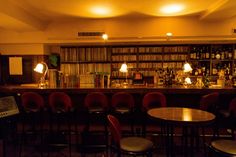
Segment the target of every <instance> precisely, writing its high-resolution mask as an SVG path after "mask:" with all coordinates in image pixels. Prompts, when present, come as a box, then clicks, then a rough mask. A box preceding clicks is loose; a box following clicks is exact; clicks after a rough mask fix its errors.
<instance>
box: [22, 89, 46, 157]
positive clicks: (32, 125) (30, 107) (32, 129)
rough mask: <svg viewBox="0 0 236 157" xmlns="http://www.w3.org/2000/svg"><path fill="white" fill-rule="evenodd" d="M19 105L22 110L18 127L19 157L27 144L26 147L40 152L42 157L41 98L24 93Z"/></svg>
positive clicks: (33, 94) (34, 94) (35, 94)
mask: <svg viewBox="0 0 236 157" xmlns="http://www.w3.org/2000/svg"><path fill="white" fill-rule="evenodd" d="M21 105H22V109H23V110H22V114H21V122H20V124H19V125H18V126H19V127H18V128H19V130H20V137H21V138H20V143H19V156H20V157H21V155H22V152H24V151H23V147H24V146H25V145H27V144H28V145H27V146H30V147H32V146H33V147H35V148H36V149H37V150H40V153H41V156H42V150H41V149H42V148H41V147H42V137H43V116H42V114H43V113H42V109H43V107H44V100H43V97H42V96H41V95H39V94H38V93H35V92H25V93H23V94H22V95H21ZM20 128H21V129H20ZM34 152H35V151H34ZM31 153H32V152H31Z"/></svg>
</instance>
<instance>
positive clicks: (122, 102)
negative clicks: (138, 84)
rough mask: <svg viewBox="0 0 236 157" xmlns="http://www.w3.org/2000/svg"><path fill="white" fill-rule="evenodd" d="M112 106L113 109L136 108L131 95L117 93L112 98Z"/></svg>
mask: <svg viewBox="0 0 236 157" xmlns="http://www.w3.org/2000/svg"><path fill="white" fill-rule="evenodd" d="M111 105H112V107H113V108H116V107H128V108H130V109H133V108H134V98H133V96H132V95H131V94H130V93H127V92H117V93H115V94H114V95H113V96H112V98H111Z"/></svg>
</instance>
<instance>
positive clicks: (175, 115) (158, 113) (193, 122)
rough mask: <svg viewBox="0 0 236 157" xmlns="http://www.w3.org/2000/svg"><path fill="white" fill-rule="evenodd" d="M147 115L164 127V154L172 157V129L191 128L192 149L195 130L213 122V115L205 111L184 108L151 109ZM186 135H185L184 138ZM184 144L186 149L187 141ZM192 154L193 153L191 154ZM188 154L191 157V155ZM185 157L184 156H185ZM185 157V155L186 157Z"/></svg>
mask: <svg viewBox="0 0 236 157" xmlns="http://www.w3.org/2000/svg"><path fill="white" fill-rule="evenodd" d="M148 115H149V116H150V117H151V118H154V119H155V120H158V121H161V122H162V123H163V125H164V126H165V127H166V135H167V136H166V137H167V140H166V142H167V146H166V153H167V156H169V155H170V156H174V153H173V134H174V129H173V128H174V127H175V126H181V127H185V128H191V131H192V132H191V133H190V135H191V136H190V141H191V146H192V148H191V149H193V141H194V138H195V137H194V133H193V132H195V131H196V128H198V127H204V126H206V125H209V124H211V123H213V122H214V120H215V115H214V114H212V113H209V112H207V111H203V110H199V109H193V108H184V107H160V108H153V109H150V110H148ZM187 135H188V133H186V138H188V137H187ZM185 141H187V142H186V143H185V146H184V148H187V145H188V139H186V140H185ZM192 153H193V152H192ZM192 153H191V154H190V155H191V156H192V155H193V154H192ZM185 155H186V154H185ZM186 156H187V155H186Z"/></svg>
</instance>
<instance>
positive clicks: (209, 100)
mask: <svg viewBox="0 0 236 157" xmlns="http://www.w3.org/2000/svg"><path fill="white" fill-rule="evenodd" d="M218 104H219V93H218V92H214V93H210V94H206V95H204V96H202V97H201V100H200V109H201V110H204V111H208V112H211V113H214V114H215V113H216V108H217V105H218Z"/></svg>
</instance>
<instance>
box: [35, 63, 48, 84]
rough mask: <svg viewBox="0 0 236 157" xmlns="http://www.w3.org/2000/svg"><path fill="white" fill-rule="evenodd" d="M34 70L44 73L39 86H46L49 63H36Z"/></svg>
mask: <svg viewBox="0 0 236 157" xmlns="http://www.w3.org/2000/svg"><path fill="white" fill-rule="evenodd" d="M34 71H35V72H38V73H40V74H42V76H41V78H40V81H39V87H40V88H44V87H46V82H45V77H46V74H47V72H48V65H47V64H46V63H45V62H40V63H38V64H37V65H36V67H35V68H34Z"/></svg>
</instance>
